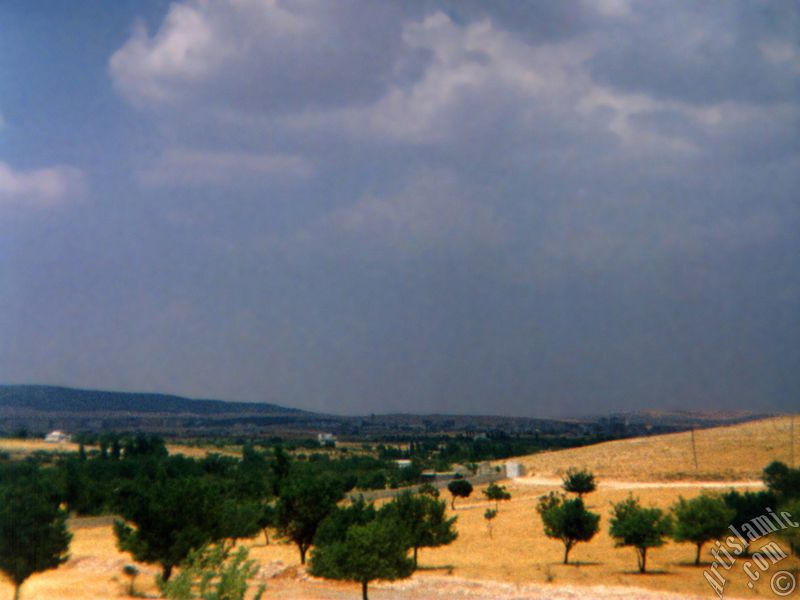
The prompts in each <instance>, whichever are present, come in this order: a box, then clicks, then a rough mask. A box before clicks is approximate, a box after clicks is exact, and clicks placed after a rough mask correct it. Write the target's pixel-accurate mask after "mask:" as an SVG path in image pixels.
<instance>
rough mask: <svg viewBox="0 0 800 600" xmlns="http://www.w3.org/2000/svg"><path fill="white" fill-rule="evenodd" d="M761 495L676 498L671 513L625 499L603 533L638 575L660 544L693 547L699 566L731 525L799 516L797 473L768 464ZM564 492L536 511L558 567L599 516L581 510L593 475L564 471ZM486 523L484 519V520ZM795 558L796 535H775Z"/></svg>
mask: <svg viewBox="0 0 800 600" xmlns="http://www.w3.org/2000/svg"><path fill="white" fill-rule="evenodd" d="M764 481H765V484H766V485H767V490H765V491H760V492H745V493H740V492H737V491H734V490H731V491H730V492H728V493H727V494H721V495H715V494H708V493H705V494H701V495H700V496H697V497H695V498H691V499H688V500H687V499H685V498H683V497H680V498H679V499H678V501H677V503H676V504H674V505H673V506H672V508H671V511H669V512H666V511H663V510H662V509H660V508H656V507H645V506H642V505H641V503H640V502H639V500H638V499H637V498H634V497H633V496H629V497H628V498H626V499H625V500H623V501H621V502H619V503H617V504H615V505H613V509H612V511H611V520H610V526H609V534H610V535H611V537H612V538H613V539H614V540H615V543H616V545H617V546H630V547H633V548H634V549H635V550H636V556H637V564H638V567H639V571H640V572H641V573H644V572H646V569H647V551H648V549H650V548H656V547H659V546H662V545H664V543H666V541H667V539H668V538H672V539H673V540H674V541H676V542H684V543H691V544H694V546H695V548H696V553H695V560H694V564H695V565H699V564H700V558H701V554H702V549H703V546H704V545H705V544H707V543H708V542H711V541H714V540H719V539H722V538H723V537H725V536H726V535H729V534H730V533H731V532H730V530H729V527H730V526H731V525H733V526H735V527H737V528H740V527H742V525H744V524H745V523H748V522H749V521H751V520H752V519H755V518H757V517H760V516H762V515H766V514H767V513H768V512H769V511H770V510H771V508H770V507H771V506H781V507H782V508H781V510H786V511H788V512H789V513H791V514H800V469H791V468H789V467H787V466H786V465H784V464H782V463H777V462H776V463H772V464H771V465H770V466H769V467H767V468H766V469H765V471H764ZM563 487H564V489H565V490H566V491H569V492H574V493H575V494H577V497H575V498H572V499H569V498H568V497H567V496H565V495H564V494H562V493H557V492H551V493H550V494H548V495H546V496H542V497H541V498H540V499H539V504H538V506H537V512H538V513H539V514H540V515H541V518H542V522H543V524H544V531H545V535H547V536H548V537H550V538H554V539H558V540H560V541H561V542H562V543H563V544H564V564H567V562H568V561H569V553H570V550H572V548H573V547H574V546H575V545H576V544H578V543H580V542H588V541H590V540H591V539H592V538H593V537H594V536H595V534H597V532H598V531H599V529H600V515H598V514H596V513H593V512H591V511H589V510H587V509H586V507H585V506H584V503H583V495H584V494H586V493H590V492H592V491H594V489H596V483H595V480H594V476H593V475H592V474H591V473H589V472H586V471H575V470H570V471H568V472H567V475H566V476H565V478H564V485H563ZM487 518H488V517H487ZM778 534H779V535H781V536H783V537H785V539H786V540H787V541H788V542H789V544H790V546H791V549H792V551H793V552H794V553H797V551H798V549H799V548H800V532H798V531H797V529H796V528H789V529H785V530H781V531H779V532H778Z"/></svg>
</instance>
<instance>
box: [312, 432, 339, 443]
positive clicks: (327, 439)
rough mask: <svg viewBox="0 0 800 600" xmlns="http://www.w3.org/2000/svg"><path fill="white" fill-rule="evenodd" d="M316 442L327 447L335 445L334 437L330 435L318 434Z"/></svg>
mask: <svg viewBox="0 0 800 600" xmlns="http://www.w3.org/2000/svg"><path fill="white" fill-rule="evenodd" d="M317 441H318V442H319V443H320V444H322V445H323V446H327V445H329V444H333V445H336V436H335V435H333V434H332V433H318V434H317Z"/></svg>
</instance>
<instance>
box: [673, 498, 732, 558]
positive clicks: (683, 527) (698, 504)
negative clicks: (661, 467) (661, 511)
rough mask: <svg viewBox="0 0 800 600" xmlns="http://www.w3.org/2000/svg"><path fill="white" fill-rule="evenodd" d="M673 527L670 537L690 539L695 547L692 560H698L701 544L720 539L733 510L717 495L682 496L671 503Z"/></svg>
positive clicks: (729, 521) (729, 522)
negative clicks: (685, 497)
mask: <svg viewBox="0 0 800 600" xmlns="http://www.w3.org/2000/svg"><path fill="white" fill-rule="evenodd" d="M672 514H673V516H674V519H675V528H674V530H673V532H672V539H673V540H675V541H676V542H691V543H692V544H694V545H695V546H696V547H697V553H696V554H695V559H694V564H695V565H699V564H700V553H701V551H702V549H703V544H705V543H706V542H710V541H711V540H717V539H720V538H721V537H723V536H724V535H725V533H726V532H728V531H729V530H728V527H729V526H730V524H731V522H732V521H733V519H734V517H735V516H736V512H735V511H734V510H732V509H731V508H728V506H727V505H726V504H725V500H723V499H722V498H721V497H720V496H712V495H710V494H702V495H700V496H697V497H696V498H691V499H689V500H686V499H684V498H683V497H682V496H681V497H680V498H678V502H677V503H676V504H675V506H673V507H672Z"/></svg>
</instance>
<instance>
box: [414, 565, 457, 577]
mask: <svg viewBox="0 0 800 600" xmlns="http://www.w3.org/2000/svg"><path fill="white" fill-rule="evenodd" d="M455 568H456V567H455V565H417V571H446V572H447V574H448V575H452V574H453V571H454V570H455Z"/></svg>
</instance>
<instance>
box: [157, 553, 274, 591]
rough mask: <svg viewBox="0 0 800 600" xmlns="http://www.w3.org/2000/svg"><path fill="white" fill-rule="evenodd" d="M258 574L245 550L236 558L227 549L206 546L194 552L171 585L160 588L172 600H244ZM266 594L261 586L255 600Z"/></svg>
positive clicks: (236, 554)
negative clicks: (251, 581)
mask: <svg viewBox="0 0 800 600" xmlns="http://www.w3.org/2000/svg"><path fill="white" fill-rule="evenodd" d="M256 573H258V564H257V563H256V561H254V560H249V559H248V552H247V548H245V547H244V546H242V547H240V548H239V550H238V551H236V552H235V553H234V554H233V555H231V553H230V548H227V547H225V546H221V545H219V546H204V547H202V548H199V549H197V550H192V551H191V552H190V553H189V556H188V557H187V558H186V560H185V561H184V562H183V563H181V569H180V572H179V573H178V575H177V576H176V577H174V578H173V579H172V580H171V581H163V580H160V581H159V588H160V589H161V593H162V594H163V595H164V597H166V598H168V599H169V600H244V597H245V594H247V591H248V588H249V580H250V579H252V578H253V577H254V576H255V575H256ZM263 594H264V586H263V585H261V586H259V588H258V589H257V590H256V592H255V595H254V596H253V598H252V600H260V599H261V597H262V595H263Z"/></svg>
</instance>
